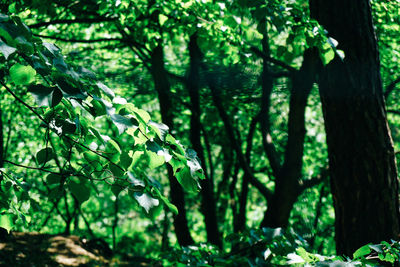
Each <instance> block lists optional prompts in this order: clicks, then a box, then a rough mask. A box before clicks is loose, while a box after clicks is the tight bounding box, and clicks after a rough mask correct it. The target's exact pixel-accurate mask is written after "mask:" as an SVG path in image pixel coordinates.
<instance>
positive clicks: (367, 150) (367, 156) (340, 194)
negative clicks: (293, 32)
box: [310, 0, 400, 255]
mask: <svg viewBox="0 0 400 267" xmlns="http://www.w3.org/2000/svg"><path fill="white" fill-rule="evenodd" d="M369 2H370V1H368V0H358V1H347V0H337V1H327V0H310V9H311V14H312V16H313V17H315V18H316V19H317V20H318V21H319V22H320V23H321V24H322V25H323V26H324V27H325V28H326V29H327V30H328V32H329V36H331V37H333V38H334V39H336V40H337V41H338V42H339V46H338V48H339V49H342V50H343V51H344V53H345V58H344V60H343V61H342V60H341V59H339V58H337V57H336V58H335V59H334V60H333V61H332V62H330V63H329V64H328V65H327V66H326V67H325V68H323V69H322V70H321V74H320V80H319V90H320V96H321V102H322V109H323V115H324V120H325V130H326V135H327V143H328V153H329V164H330V167H329V169H330V174H331V187H332V195H333V200H334V206H335V216H336V222H335V228H336V249H337V253H338V254H346V255H352V253H353V252H354V251H355V250H356V249H357V248H359V247H360V246H362V245H365V244H367V243H369V242H380V241H382V240H389V239H391V238H395V239H397V238H398V235H399V218H400V215H399V201H398V181H397V170H396V162H395V154H394V149H393V143H392V139H391V135H390V130H389V127H388V123H387V118H386V110H385V102H384V98H383V92H382V91H383V90H382V82H381V76H380V72H379V68H380V62H379V54H378V49H377V42H376V37H375V33H374V28H373V23H372V17H371V6H370V3H369Z"/></svg>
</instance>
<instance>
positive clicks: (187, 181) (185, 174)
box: [175, 167, 200, 192]
mask: <svg viewBox="0 0 400 267" xmlns="http://www.w3.org/2000/svg"><path fill="white" fill-rule="evenodd" d="M175 176H176V179H177V180H178V182H179V183H180V184H181V185H182V186H183V188H184V189H185V190H186V191H188V192H198V191H200V185H199V183H198V182H197V180H195V179H193V177H192V175H191V174H190V169H189V168H188V167H184V168H183V169H180V170H178V171H177V172H176V174H175Z"/></svg>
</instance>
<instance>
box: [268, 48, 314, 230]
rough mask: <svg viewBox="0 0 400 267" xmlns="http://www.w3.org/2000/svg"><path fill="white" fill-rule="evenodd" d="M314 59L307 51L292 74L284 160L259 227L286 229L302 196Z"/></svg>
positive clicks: (310, 50) (311, 53)
mask: <svg viewBox="0 0 400 267" xmlns="http://www.w3.org/2000/svg"><path fill="white" fill-rule="evenodd" d="M317 60H318V57H317V53H316V51H315V50H312V49H309V50H306V51H305V52H304V59H303V64H302V66H301V68H300V70H299V71H297V72H295V73H293V77H292V89H291V94H290V103H289V121H288V141H287V144H286V149H285V159H284V162H283V165H282V167H281V168H280V169H279V172H278V173H277V174H276V181H275V191H274V194H273V197H272V198H271V201H270V202H269V203H268V209H267V211H266V213H265V216H264V219H263V221H262V223H261V226H268V227H286V226H287V225H288V222H289V217H290V212H291V210H292V208H293V205H294V203H295V202H296V200H297V197H298V196H299V194H300V193H301V191H300V186H299V183H298V181H299V179H300V178H301V177H302V173H301V172H302V166H303V151H304V137H305V134H306V128H305V109H306V107H307V99H308V96H309V94H310V91H311V89H312V86H313V83H314V80H315V71H316V66H317V64H316V63H317V62H318V61H317Z"/></svg>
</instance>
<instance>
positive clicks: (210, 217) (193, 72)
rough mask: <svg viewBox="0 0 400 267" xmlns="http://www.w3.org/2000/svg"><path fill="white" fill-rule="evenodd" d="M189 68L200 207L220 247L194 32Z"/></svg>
mask: <svg viewBox="0 0 400 267" xmlns="http://www.w3.org/2000/svg"><path fill="white" fill-rule="evenodd" d="M188 48H189V56H190V69H189V74H188V81H187V88H188V91H189V96H190V108H191V111H192V116H191V117H190V141H191V143H192V146H193V149H194V150H195V151H196V152H197V156H198V157H199V159H200V161H201V165H202V167H203V169H204V173H205V176H206V179H204V180H201V181H200V185H201V195H202V201H201V209H202V213H203V215H204V220H205V225H206V232H207V240H208V242H210V243H212V244H214V245H216V246H218V247H220V248H221V247H222V240H221V235H220V233H219V231H218V222H217V208H216V203H215V197H214V186H213V181H212V180H211V179H210V177H209V176H208V172H207V170H206V165H205V162H206V161H205V157H204V152H203V151H204V150H203V146H202V144H201V121H200V114H201V110H200V96H199V73H200V64H201V59H202V53H201V51H200V48H199V46H198V45H197V36H196V34H194V35H192V36H191V38H190V41H189V47H188Z"/></svg>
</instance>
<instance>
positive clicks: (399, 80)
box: [384, 76, 400, 100]
mask: <svg viewBox="0 0 400 267" xmlns="http://www.w3.org/2000/svg"><path fill="white" fill-rule="evenodd" d="M398 83H400V76H399V77H397V79H395V80H394V81H392V82H391V83H390V84H389V85H388V86H387V87H386V90H385V93H384V96H385V99H386V100H387V99H388V97H389V95H390V93H391V92H393V90H394V89H395V88H396V85H397V84H398Z"/></svg>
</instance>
